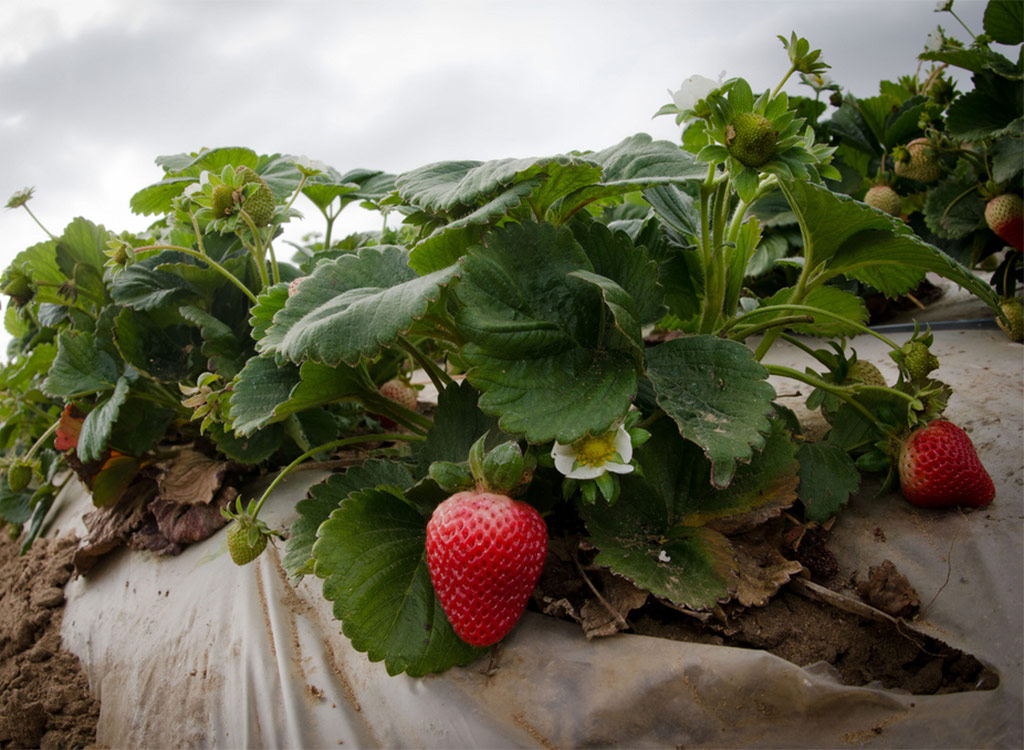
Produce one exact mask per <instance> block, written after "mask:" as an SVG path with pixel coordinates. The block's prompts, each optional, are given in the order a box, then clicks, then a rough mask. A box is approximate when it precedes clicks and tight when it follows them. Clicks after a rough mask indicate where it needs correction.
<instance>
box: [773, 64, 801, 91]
mask: <svg viewBox="0 0 1024 750" xmlns="http://www.w3.org/2000/svg"><path fill="white" fill-rule="evenodd" d="M795 72H796V65H791V66H790V68H789V70H787V71H786V75H784V76H782V80H781V81H779V85H778V86H776V87H775V90H774V91H772V96H771V98H772V99H774V98H775V97H776V96H777V95H778V93H779V92H780V91H782V87H783V86H785V85H786V81H788V80H789V77H790V76H791V75H793V73H795Z"/></svg>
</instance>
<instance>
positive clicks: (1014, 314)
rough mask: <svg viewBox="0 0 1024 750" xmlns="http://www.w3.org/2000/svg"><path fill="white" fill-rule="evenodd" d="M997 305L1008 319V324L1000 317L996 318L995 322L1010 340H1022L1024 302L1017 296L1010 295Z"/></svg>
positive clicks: (1023, 336)
mask: <svg viewBox="0 0 1024 750" xmlns="http://www.w3.org/2000/svg"><path fill="white" fill-rule="evenodd" d="M999 307H1000V309H1001V310H1002V311H1003V315H1005V316H1006V318H1007V320H1009V325H1007V324H1006V323H1004V322H1003V319H1002V318H996V323H998V324H999V327H1000V328H1002V329H1003V331H1004V332H1005V333H1006V335H1007V336H1009V337H1010V341H1024V303H1022V302H1021V300H1020V299H1019V298H1017V297H1012V298H1010V299H1004V300H1003V301H1002V302H1001V303H1000V305H999Z"/></svg>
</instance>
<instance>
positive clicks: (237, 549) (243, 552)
mask: <svg viewBox="0 0 1024 750" xmlns="http://www.w3.org/2000/svg"><path fill="white" fill-rule="evenodd" d="M253 528H254V527H253V526H252V525H251V524H248V523H245V522H244V521H239V520H236V521H235V522H234V523H233V524H231V528H230V529H228V553H229V554H230V555H231V559H232V560H233V561H234V563H235V565H247V564H248V563H251V562H252V561H253V560H255V559H256V558H257V557H259V556H260V555H261V554H262V553H263V550H264V549H265V548H266V546H267V537H266V535H265V534H263V533H260V531H259V530H258V529H257V532H256V534H258V536H256V541H255V543H254V544H250V538H249V537H250V534H249V531H250V529H253Z"/></svg>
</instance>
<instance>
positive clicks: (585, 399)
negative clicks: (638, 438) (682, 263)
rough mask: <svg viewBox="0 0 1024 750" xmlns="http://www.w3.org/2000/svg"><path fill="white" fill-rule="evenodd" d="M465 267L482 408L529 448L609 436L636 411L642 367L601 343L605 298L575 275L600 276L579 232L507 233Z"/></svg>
mask: <svg viewBox="0 0 1024 750" xmlns="http://www.w3.org/2000/svg"><path fill="white" fill-rule="evenodd" d="M464 268H465V271H464V274H463V278H462V281H461V283H460V284H459V286H458V288H457V290H456V292H457V295H458V298H459V301H460V302H461V303H462V304H463V306H464V307H463V309H462V310H461V311H460V313H459V315H458V317H457V322H458V325H459V329H460V331H461V332H462V334H463V336H464V337H465V338H466V340H467V341H468V342H469V343H468V344H467V345H466V346H465V347H464V349H463V352H462V354H463V357H464V358H465V360H466V362H467V363H468V364H469V370H468V372H467V377H468V379H469V381H470V383H472V384H473V386H474V387H476V388H478V389H479V390H480V391H482V393H483V395H482V396H481V398H480V408H481V409H483V411H484V412H486V413H487V414H491V415H493V416H497V417H498V418H499V424H500V425H501V428H502V429H503V430H505V431H506V432H508V433H510V434H525V435H526V437H527V440H529V441H530V442H545V441H547V440H551V439H553V438H557V439H558V440H559V441H560V442H563V443H568V442H572V441H573V440H575V439H577V438H579V437H582V436H583V435H584V434H586V433H587V432H591V433H594V434H599V433H601V432H605V431H607V430H608V428H609V427H610V426H611V425H612V423H614V422H615V421H616V420H617V419H619V418H620V417H621V416H622V415H623V414H624V413H625V411H626V409H628V408H629V399H630V397H631V396H632V394H633V393H634V392H635V390H636V377H637V375H636V364H635V361H634V359H633V352H632V351H631V350H630V349H629V348H628V347H626V348H624V349H616V348H613V347H612V344H613V343H614V342H613V341H612V340H611V337H610V336H609V335H608V333H607V332H606V334H605V335H604V336H602V333H601V332H602V330H603V328H604V318H605V315H606V312H605V306H604V304H603V302H602V298H601V294H600V292H599V290H598V289H597V288H596V287H595V286H593V285H591V284H589V283H587V282H585V281H582V280H580V279H578V278H575V277H574V276H572V275H571V274H573V273H574V272H576V271H592V270H593V267H592V264H591V263H590V261H589V260H588V258H587V256H586V255H585V254H584V252H583V249H582V248H581V247H580V246H579V244H578V243H577V242H576V241H575V239H574V238H573V235H572V233H571V232H570V231H569V230H567V229H560V228H556V227H554V226H552V225H550V224H534V223H528V224H522V225H519V224H510V225H508V226H505V227H502V228H500V229H497V230H494V231H492V232H490V233H488V235H487V236H486V237H485V245H484V246H483V247H480V248H476V249H474V250H473V252H471V253H470V254H469V255H468V256H467V258H466V260H465V262H464Z"/></svg>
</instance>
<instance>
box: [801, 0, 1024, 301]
mask: <svg viewBox="0 0 1024 750" xmlns="http://www.w3.org/2000/svg"><path fill="white" fill-rule="evenodd" d="M953 5H954V4H953V3H952V2H946V3H940V7H939V8H938V9H937V10H938V11H940V12H943V13H949V14H951V15H952V16H953V17H954V18H955V19H956V20H957V22H960V19H959V17H958V16H957V15H956V13H955V12H954V10H953ZM960 23H961V25H962V22H960ZM983 23H984V29H983V30H980V31H981V33H976V32H975V30H972V29H969V28H968V27H966V26H964V30H965V31H966V32H967V33H968V34H969V36H970V40H969V42H968V43H966V44H965V43H963V42H961V41H959V40H958V39H956V38H955V37H954V36H953V35H951V34H947V32H946V31H945V30H944V29H943V28H942V27H941V26H940V27H938V28H937V29H936V30H934V31H933V32H931V33H930V34H929V35H928V41H927V44H926V45H925V50H924V52H922V53H921V55H920V56H919V57H920V61H921V66H919V69H918V71H917V72H916V73H914V74H913V75H904V76H901V77H899V78H898V79H897V80H895V81H892V80H887V81H882V82H881V84H880V86H879V93H878V95H876V96H871V97H865V98H861V97H858V96H855V95H853V94H852V93H849V92H847V93H845V94H841V95H840V94H836V101H837V102H839V106H838V109H837V110H836V111H835V112H834V113H833V114H832V115H831V117H830V118H828V119H827V120H824V121H822V122H821V123H818V129H819V132H820V133H821V134H822V136H823V137H825V138H828V139H829V141H830V142H831V143H833V144H835V146H836V149H837V151H836V161H835V163H836V166H837V167H838V168H839V169H840V171H841V172H842V174H843V180H842V189H843V190H844V192H848V193H850V194H852V195H855V196H863V199H864V201H865V202H867V203H869V204H871V205H875V206H878V207H880V208H882V209H883V210H888V211H890V212H895V215H899V216H901V217H902V218H903V219H904V220H906V221H907V223H908V225H909V226H910V227H911V228H912V229H913V230H914V231H915V232H916V233H917V234H918V236H920V237H921V238H922V239H924V240H926V241H927V242H929V243H930V244H932V245H934V246H936V247H938V248H940V249H941V250H943V251H944V252H945V253H947V254H949V255H950V256H952V257H954V258H956V259H957V260H959V261H960V262H962V263H964V264H965V265H968V266H970V267H972V268H975V269H978V270H984V271H986V272H991V277H990V280H991V283H992V285H993V287H994V288H995V290H996V292H997V293H998V294H999V295H1000V297H1002V298H1004V299H1007V298H1013V297H1015V296H1016V288H1017V284H1018V283H1019V281H1020V278H1021V275H1022V268H1024V263H1022V260H1021V252H1020V251H1021V248H1022V246H1024V239H1022V234H1021V232H1022V230H1021V227H1022V222H1021V208H1020V207H1021V196H1022V194H1024V182H1022V176H1024V145H1022V144H1024V141H1022V134H1021V128H1020V123H1021V118H1022V117H1024V97H1022V96H1021V80H1022V77H1024V67H1022V62H1021V56H1020V51H1021V43H1022V42H1024V32H1022V29H1024V17H1022V14H1021V6H1020V4H1019V3H1006V2H990V3H988V5H987V6H986V9H985V14H984V20H983ZM996 44H1001V45H1004V46H1008V47H1010V48H1011V50H1010V52H1011V56H1009V57H1008V56H1007V55H1004V54H1002V53H1001V52H999V51H998V50H997V49H996V47H995V45H996ZM1013 48H1015V49H1013ZM925 65H928V66H929V67H927V68H926V67H925ZM957 69H959V70H962V71H967V72H969V73H970V75H971V86H972V88H971V89H970V90H968V91H964V92H960V91H958V90H957V84H956V83H955V81H954V80H953V78H952V77H951V75H950V72H951V71H952V70H957ZM835 88H836V89H838V88H839V87H838V86H836V87H835ZM882 195H885V196H886V197H885V199H884V200H885V203H884V204H883V203H881V202H880V201H881V200H882V199H881V196H882ZM897 197H898V198H899V200H898V201H897V200H896V198H897ZM996 317H997V318H998V317H999V316H998V314H997V315H996Z"/></svg>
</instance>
